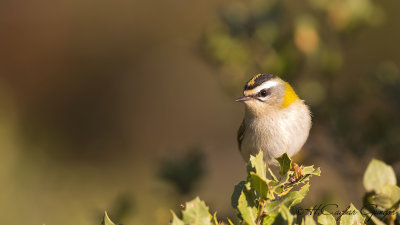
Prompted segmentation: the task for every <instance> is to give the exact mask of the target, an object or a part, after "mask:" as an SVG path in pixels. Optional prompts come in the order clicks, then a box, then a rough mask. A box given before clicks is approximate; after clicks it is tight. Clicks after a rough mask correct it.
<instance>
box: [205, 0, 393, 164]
mask: <svg viewBox="0 0 400 225" xmlns="http://www.w3.org/2000/svg"><path fill="white" fill-rule="evenodd" d="M218 16H219V17H218V18H219V19H218V21H217V23H216V24H215V25H213V26H211V27H209V29H208V30H207V31H206V32H205V33H204V36H203V42H202V45H201V46H202V50H203V52H204V55H205V59H206V60H207V61H208V62H209V63H210V64H212V65H214V66H215V67H216V68H217V69H218V78H219V80H220V83H221V84H222V86H223V87H224V89H225V90H226V91H227V92H228V93H230V94H231V95H232V96H233V97H237V96H238V95H239V94H240V92H239V91H240V90H241V89H242V88H243V84H244V82H245V81H247V80H248V79H249V78H250V77H251V76H252V75H254V74H257V73H273V74H276V75H278V76H281V77H283V79H285V80H288V81H289V82H291V83H292V84H294V86H295V87H294V88H295V90H296V91H297V92H298V94H299V95H300V96H301V98H302V99H304V100H306V102H307V104H309V105H310V106H311V108H312V111H313V115H314V118H313V120H314V121H315V123H318V124H321V125H322V126H324V127H325V128H326V129H327V133H329V134H332V137H333V139H334V140H335V141H337V143H340V145H342V146H344V147H347V149H351V150H352V151H354V152H355V153H357V154H362V153H365V151H367V149H379V153H380V154H382V155H381V156H382V157H384V159H385V161H388V162H393V161H394V160H398V157H394V154H396V152H395V151H393V149H396V148H397V146H399V145H400V120H398V119H395V118H397V117H398V116H397V115H398V113H399V111H400V101H399V99H400V73H399V69H398V65H396V63H394V62H393V61H392V60H390V59H389V60H388V59H379V58H378V59H376V60H378V61H376V62H369V63H368V64H365V65H363V66H364V68H365V71H368V72H365V73H362V72H359V71H357V66H355V65H353V64H349V63H347V59H346V54H347V50H348V49H350V48H351V46H352V45H353V44H354V43H355V42H354V41H355V38H356V37H357V36H359V35H360V34H361V31H366V30H367V29H371V27H374V26H378V25H380V24H382V23H383V22H384V19H385V16H384V12H383V10H382V9H381V8H380V7H379V6H378V5H377V4H376V3H374V2H373V1H372V0H307V1H300V2H298V1H285V0H283V1H278V0H270V1H265V0H249V1H230V2H228V3H226V4H224V5H222V7H220V10H219V11H218ZM371 32H374V31H371ZM368 54H373V52H372V51H371V50H369V49H366V50H365V54H364V55H365V56H367V55H368ZM380 60H382V61H380ZM345 68H346V69H345ZM349 68H350V69H349ZM352 68H356V70H354V69H352ZM383 99H384V101H383ZM327 118H329V119H327Z"/></svg>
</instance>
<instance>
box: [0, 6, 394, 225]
mask: <svg viewBox="0 0 400 225" xmlns="http://www.w3.org/2000/svg"><path fill="white" fill-rule="evenodd" d="M399 10H400V3H398V2H396V1H380V2H378V1H371V0H307V1H302V2H296V1H289V0H283V1H277V0H276V1H274V0H269V1H267V0H250V1H233V0H223V1H211V0H205V1H192V2H189V1H188V2H182V1H177V0H167V1H138V0H132V1H107V0H100V1H85V0H84V1H77V0H72V1H71V0H69V1H66V0H60V1H49V0H41V1H32V0H25V1H7V0H3V1H1V2H0V31H1V32H0V49H1V51H0V153H1V154H0V155H1V157H0V180H1V185H0V212H1V213H0V219H1V221H3V223H5V224H59V225H64V224H65V225H66V224H71V223H75V224H83V225H85V224H88V225H89V224H100V222H101V218H102V214H103V212H104V210H107V211H108V212H109V215H110V217H111V218H112V219H113V220H114V221H116V222H119V223H123V224H126V225H129V224H131V225H133V224H167V223H168V221H169V218H170V212H169V209H173V210H177V209H179V204H180V203H182V202H184V201H187V200H190V199H192V198H194V197H195V196H197V195H199V196H200V197H201V198H202V199H203V200H205V201H206V202H207V203H208V204H209V205H210V206H211V210H213V211H217V212H218V215H219V217H220V218H226V217H231V218H232V217H234V211H233V210H232V208H231V205H230V196H231V194H232V191H233V185H235V184H236V183H238V182H239V181H240V180H242V179H244V178H245V166H244V162H243V161H242V159H241V157H240V155H239V152H238V149H237V145H236V131H237V129H238V127H239V125H240V123H241V120H242V115H243V106H242V105H241V104H238V103H235V102H234V99H235V97H239V96H240V95H241V94H242V88H243V84H244V82H245V81H247V80H249V79H250V78H251V77H252V76H253V75H255V74H257V73H274V74H276V75H279V76H281V77H283V79H285V80H287V81H289V82H290V83H292V84H293V86H294V89H295V90H296V91H297V92H298V94H299V96H300V97H301V98H303V99H305V101H306V102H307V103H308V104H309V105H310V107H311V110H312V112H313V123H314V125H313V128H312V130H311V133H310V138H309V140H308V141H307V143H306V145H305V146H304V150H303V151H302V152H301V154H299V155H298V156H297V157H296V159H295V160H296V161H298V162H299V163H302V164H315V165H317V166H320V167H321V170H322V176H321V177H318V178H313V180H312V182H311V183H312V185H311V190H310V194H309V195H308V196H307V198H306V199H305V200H304V202H303V205H304V206H305V207H312V206H314V205H316V204H319V203H323V202H330V203H332V202H334V203H338V204H339V205H340V207H341V208H342V209H345V208H346V206H347V204H349V203H350V202H353V203H355V205H356V206H357V207H360V205H361V199H362V196H363V194H364V190H363V188H362V175H363V172H364V170H365V167H366V165H367V163H368V162H369V161H370V160H371V158H373V157H376V158H379V159H382V160H384V161H385V162H386V163H388V164H390V165H392V166H393V167H394V168H395V170H396V174H400V155H399V145H400V118H399V113H400V71H399V65H400V45H398V44H397V42H398V40H400V29H399V24H398V21H399V19H400V15H399V13H398V12H399ZM22 215H23V216H22Z"/></svg>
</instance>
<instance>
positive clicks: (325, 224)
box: [318, 211, 336, 225]
mask: <svg viewBox="0 0 400 225" xmlns="http://www.w3.org/2000/svg"><path fill="white" fill-rule="evenodd" d="M318 225H336V220H335V218H334V217H333V216H332V214H330V213H329V212H327V211H324V213H323V214H321V215H319V216H318Z"/></svg>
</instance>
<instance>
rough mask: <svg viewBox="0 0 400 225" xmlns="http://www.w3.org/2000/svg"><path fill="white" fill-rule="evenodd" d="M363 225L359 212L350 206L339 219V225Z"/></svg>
mask: <svg viewBox="0 0 400 225" xmlns="http://www.w3.org/2000/svg"><path fill="white" fill-rule="evenodd" d="M362 224H364V217H363V216H362V215H361V213H360V211H358V210H357V209H356V207H354V205H353V204H350V208H349V209H347V210H346V211H345V212H344V213H343V215H342V217H341V218H340V225H362Z"/></svg>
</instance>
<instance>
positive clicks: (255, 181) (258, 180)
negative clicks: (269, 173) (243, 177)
mask: <svg viewBox="0 0 400 225" xmlns="http://www.w3.org/2000/svg"><path fill="white" fill-rule="evenodd" d="M250 183H251V187H252V188H253V189H255V190H256V191H257V192H258V193H259V194H260V197H261V198H262V199H266V198H267V196H268V184H267V180H266V179H264V178H262V177H260V175H258V174H255V173H254V172H251V173H250Z"/></svg>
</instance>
